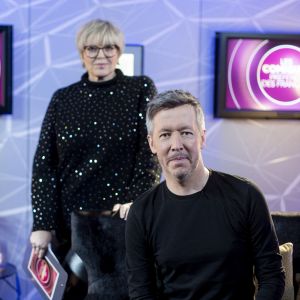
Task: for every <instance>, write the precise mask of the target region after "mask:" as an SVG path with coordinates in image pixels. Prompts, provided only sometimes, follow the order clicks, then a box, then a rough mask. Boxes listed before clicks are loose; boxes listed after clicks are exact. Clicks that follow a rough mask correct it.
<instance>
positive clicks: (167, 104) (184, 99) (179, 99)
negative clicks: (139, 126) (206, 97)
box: [146, 90, 205, 134]
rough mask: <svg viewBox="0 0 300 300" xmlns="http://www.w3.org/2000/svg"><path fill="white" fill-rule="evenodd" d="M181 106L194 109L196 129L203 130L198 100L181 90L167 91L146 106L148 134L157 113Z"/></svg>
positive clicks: (201, 113) (151, 129) (203, 125)
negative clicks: (189, 106)
mask: <svg viewBox="0 0 300 300" xmlns="http://www.w3.org/2000/svg"><path fill="white" fill-rule="evenodd" d="M182 105H191V106H192V107H194V109H195V112H196V119H197V123H198V128H199V130H200V132H202V131H203V130H205V121H204V113H203V109H202V107H201V104H200V102H199V101H198V99H197V98H196V97H194V96H193V95H192V94H191V93H189V92H186V91H183V90H169V91H166V92H163V93H160V94H158V95H156V96H155V97H154V98H153V99H152V100H150V102H149V103H148V105H147V113H146V126H147V131H148V134H151V133H152V132H153V119H154V117H155V116H156V114H157V113H158V112H160V111H162V110H167V109H172V108H175V107H178V106H182Z"/></svg>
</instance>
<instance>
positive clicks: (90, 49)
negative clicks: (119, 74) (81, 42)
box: [86, 46, 98, 52]
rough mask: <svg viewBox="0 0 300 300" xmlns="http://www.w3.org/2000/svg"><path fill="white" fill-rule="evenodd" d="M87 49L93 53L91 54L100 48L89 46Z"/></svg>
mask: <svg viewBox="0 0 300 300" xmlns="http://www.w3.org/2000/svg"><path fill="white" fill-rule="evenodd" d="M86 48H87V50H88V51H91V52H94V51H98V47H96V46H88V47H86Z"/></svg>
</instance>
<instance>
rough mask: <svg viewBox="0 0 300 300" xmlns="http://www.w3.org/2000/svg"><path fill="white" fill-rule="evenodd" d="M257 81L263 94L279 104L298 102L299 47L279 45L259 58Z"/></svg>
mask: <svg viewBox="0 0 300 300" xmlns="http://www.w3.org/2000/svg"><path fill="white" fill-rule="evenodd" d="M257 82H258V85H259V88H260V90H261V92H262V93H263V95H264V96H265V97H266V98H267V99H268V100H269V101H270V102H272V103H275V104H277V105H281V106H289V105H294V104H296V103H298V102H300V48H299V47H296V46H293V45H280V46H277V47H274V48H271V49H270V50H269V51H267V52H266V53H265V54H264V55H263V57H262V58H261V59H260V62H259V64H258V68H257Z"/></svg>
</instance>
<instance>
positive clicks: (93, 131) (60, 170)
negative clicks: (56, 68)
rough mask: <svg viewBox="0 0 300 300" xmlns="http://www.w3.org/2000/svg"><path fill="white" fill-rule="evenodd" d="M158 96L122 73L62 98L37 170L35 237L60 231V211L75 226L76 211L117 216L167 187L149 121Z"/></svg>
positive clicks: (48, 123)
mask: <svg viewBox="0 0 300 300" xmlns="http://www.w3.org/2000/svg"><path fill="white" fill-rule="evenodd" d="M155 93H156V89H155V86H154V84H153V82H152V80H151V79H150V78H148V77H146V76H137V77H128V76H124V75H123V74H122V73H121V71H117V76H116V77H115V78H114V79H112V80H110V81H107V82H101V83H98V82H97V83H95V82H90V81H89V80H88V77H87V74H85V75H84V76H83V77H82V79H81V81H79V82H77V83H75V84H72V85H70V86H68V87H66V88H62V89H60V90H58V91H57V92H55V93H54V95H53V98H52V99H51V102H50V104H49V107H48V110H47V113H46V115H45V118H44V122H43V125H42V130H41V134H40V140H39V144H38V147H37V150H36V154H35V158H34V164H33V176H32V206H33V210H32V211H33V216H34V223H33V230H39V229H44V230H51V229H57V226H58V224H59V223H60V222H58V219H57V218H58V216H59V215H60V214H61V212H60V211H59V210H60V209H62V213H63V215H64V220H63V221H64V222H65V225H66V226H67V227H69V226H70V214H71V212H72V211H74V210H91V209H112V207H113V205H114V204H116V203H126V202H130V201H133V200H134V199H135V198H136V197H137V196H138V195H140V194H141V193H143V192H144V191H145V190H147V189H149V188H150V187H151V186H152V185H153V184H154V183H158V182H159V178H160V173H159V171H158V165H157V164H156V163H155V162H154V160H153V157H152V155H151V152H150V149H149V146H148V142H147V133H146V127H145V121H144V120H145V106H146V104H147V101H149V99H151V98H152V97H153V95H154V94H155Z"/></svg>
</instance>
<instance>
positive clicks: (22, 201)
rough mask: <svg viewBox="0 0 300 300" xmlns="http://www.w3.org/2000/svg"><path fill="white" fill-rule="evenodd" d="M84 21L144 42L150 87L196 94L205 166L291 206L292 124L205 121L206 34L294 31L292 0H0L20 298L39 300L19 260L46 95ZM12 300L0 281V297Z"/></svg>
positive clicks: (4, 140)
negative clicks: (8, 64) (9, 57)
mask: <svg viewBox="0 0 300 300" xmlns="http://www.w3.org/2000/svg"><path fill="white" fill-rule="evenodd" d="M93 18H103V19H109V20H111V21H113V22H115V23H116V24H118V25H119V26H120V27H121V28H122V29H123V31H124V33H125V36H126V42H127V43H136V44H143V45H144V46H145V63H144V72H145V74H147V75H149V76H150V77H152V78H153V80H154V81H155V83H156V85H157V87H158V89H159V91H164V90H167V89H172V88H182V89H186V90H189V91H190V92H192V93H193V94H195V95H196V96H197V97H198V98H199V99H200V101H201V103H202V105H203V107H204V110H205V112H206V115H207V120H206V125H207V126H206V127H207V143H206V147H205V150H204V159H205V162H206V165H207V166H208V167H210V168H213V169H217V170H220V171H224V172H229V173H233V174H238V175H241V176H246V177H248V178H250V179H252V180H253V181H255V182H256V184H257V185H258V186H259V187H260V188H261V189H262V191H263V192H264V194H265V196H266V199H267V202H268V205H269V207H270V209H271V210H283V211H289V210H291V211H293V210H300V204H299V200H300V199H298V198H299V195H300V172H299V167H300V154H299V149H300V122H299V121H288V120H280V121H278V120H224V119H214V118H213V90H214V59H215V57H214V51H215V43H214V36H215V32H216V31H245V32H254V33H255V32H288V33H299V19H300V2H299V1H296V0H295V1H292V0H289V1H280V0H264V1H260V0H243V1H233V0H232V1H228V0H187V1H182V0H163V1H161V0H132V1H123V0H101V1H95V0H81V1H72V0H60V1H53V0H43V1H34V0H31V1H29V0H28V1H24V0H16V1H11V0H1V3H0V24H1V25H2V24H3V25H5V24H11V25H13V27H14V45H13V51H14V53H13V91H14V95H13V115H6V116H3V115H1V116H0V205H1V209H0V244H1V245H5V247H6V248H7V249H8V251H7V252H8V253H7V258H8V260H9V261H11V262H12V263H14V264H15V265H17V266H19V267H18V271H19V276H20V279H21V285H22V299H30V300H32V299H36V300H38V299H40V296H39V295H38V293H37V291H36V289H35V288H33V286H32V284H31V283H30V282H29V281H28V279H27V278H26V275H25V273H24V272H23V270H22V268H21V264H22V260H23V256H24V251H25V248H26V245H27V244H28V236H29V233H30V230H31V222H32V217H31V206H30V177H31V164H32V158H33V155H34V151H35V147H36V143H37V139H38V136H39V131H40V126H41V122H42V119H43V117H44V113H45V111H46V108H47V105H48V103H49V101H50V98H51V95H52V94H53V92H54V91H55V90H56V89H58V88H60V87H63V86H66V85H68V84H70V83H72V82H75V81H77V80H78V79H79V78H80V76H81V74H82V72H83V69H82V66H81V63H80V61H79V58H78V53H77V50H76V46H75V34H76V31H77V29H78V28H79V27H80V26H81V25H82V24H83V23H85V22H87V21H88V20H90V19H93ZM13 297H14V294H13V291H10V290H9V289H8V288H7V287H6V286H3V285H2V284H1V282H0V298H2V299H12V298H13Z"/></svg>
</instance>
